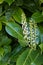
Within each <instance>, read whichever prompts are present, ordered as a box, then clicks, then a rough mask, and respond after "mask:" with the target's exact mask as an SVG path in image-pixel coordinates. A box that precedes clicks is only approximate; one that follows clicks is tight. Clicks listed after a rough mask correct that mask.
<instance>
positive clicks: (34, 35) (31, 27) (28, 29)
mask: <svg viewBox="0 0 43 65" xmlns="http://www.w3.org/2000/svg"><path fill="white" fill-rule="evenodd" d="M22 29H23V35H24V39H25V40H26V41H27V44H28V45H29V46H30V47H32V48H36V45H38V44H39V30H38V26H37V23H36V22H35V21H34V20H33V19H30V20H29V23H27V22H26V16H25V14H22Z"/></svg>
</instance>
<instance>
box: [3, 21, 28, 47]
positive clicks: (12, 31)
mask: <svg viewBox="0 0 43 65" xmlns="http://www.w3.org/2000/svg"><path fill="white" fill-rule="evenodd" d="M4 23H5V24H6V28H5V29H6V31H7V33H8V34H9V35H11V36H13V37H15V38H17V39H18V41H19V43H20V44H21V45H22V46H27V45H28V44H27V41H26V40H24V38H23V35H22V28H21V27H20V26H19V25H18V24H17V23H15V22H13V21H12V22H4Z"/></svg>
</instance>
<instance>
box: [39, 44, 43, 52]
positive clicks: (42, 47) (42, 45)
mask: <svg viewBox="0 0 43 65" xmlns="http://www.w3.org/2000/svg"><path fill="white" fill-rule="evenodd" d="M39 47H40V49H41V51H42V52H43V43H41V44H40V45H39Z"/></svg>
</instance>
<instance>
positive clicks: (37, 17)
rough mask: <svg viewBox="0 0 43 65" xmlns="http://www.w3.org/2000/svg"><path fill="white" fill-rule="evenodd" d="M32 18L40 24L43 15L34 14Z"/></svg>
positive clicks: (39, 13)
mask: <svg viewBox="0 0 43 65" xmlns="http://www.w3.org/2000/svg"><path fill="white" fill-rule="evenodd" d="M32 18H33V19H34V20H35V21H36V22H37V23H40V22H42V21H43V15H42V13H41V12H35V13H34V14H33V15H32Z"/></svg>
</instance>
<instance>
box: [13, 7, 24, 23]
mask: <svg viewBox="0 0 43 65" xmlns="http://www.w3.org/2000/svg"><path fill="white" fill-rule="evenodd" d="M22 13H24V12H23V10H22V9H21V8H19V7H15V9H14V12H13V15H12V16H13V18H14V19H15V21H17V22H18V23H21V20H22V17H21V15H22Z"/></svg>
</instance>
